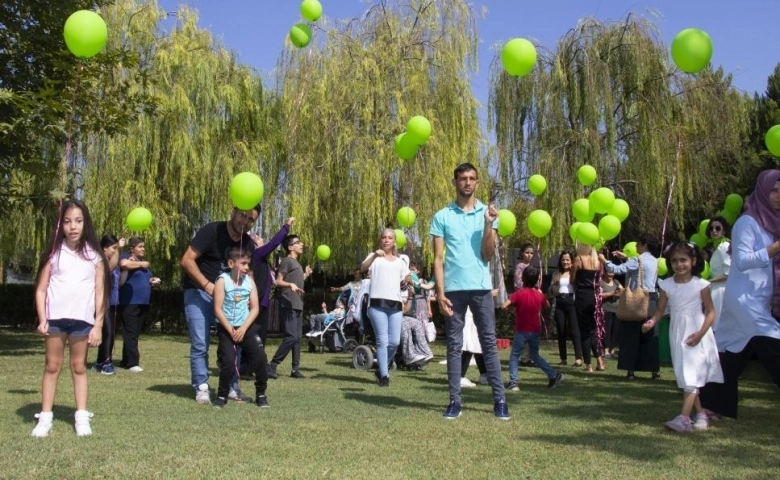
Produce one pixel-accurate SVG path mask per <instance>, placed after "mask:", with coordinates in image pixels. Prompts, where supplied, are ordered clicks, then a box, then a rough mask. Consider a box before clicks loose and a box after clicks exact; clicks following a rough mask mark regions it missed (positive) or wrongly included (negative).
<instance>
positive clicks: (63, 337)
mask: <svg viewBox="0 0 780 480" xmlns="http://www.w3.org/2000/svg"><path fill="white" fill-rule="evenodd" d="M108 284H109V273H108V266H107V262H106V260H105V258H104V257H103V253H102V249H101V248H100V243H99V242H98V239H97V235H96V234H95V229H94V227H93V225H92V218H91V217H90V215H89V210H88V209H87V206H86V205H85V204H84V203H83V202H82V201H80V200H68V201H65V202H63V203H62V206H61V209H60V215H59V218H58V223H57V228H56V229H55V232H54V235H53V236H52V238H51V240H50V242H49V244H48V246H47V247H46V250H44V252H43V254H42V256H41V262H40V267H39V268H38V275H37V280H36V289H35V307H36V311H37V315H38V333H39V334H41V335H43V337H44V339H45V346H46V366H45V367H44V370H43V381H42V385H41V412H40V413H37V414H36V415H35V416H36V418H38V424H37V425H36V426H35V428H34V429H33V431H32V436H33V437H38V438H41V437H47V436H49V433H51V430H52V420H53V417H54V414H53V412H52V408H53V407H54V395H55V392H56V390H57V379H58V378H59V376H60V370H61V369H62V363H63V357H64V353H65V344H66V343H67V344H68V346H69V348H70V370H71V376H72V378H73V392H74V396H75V400H76V413H75V415H74V417H75V430H76V435H78V436H80V437H83V436H87V435H91V434H92V428H91V426H90V419H91V418H92V413H90V412H88V411H87V393H88V387H87V367H86V360H87V351H88V349H89V347H90V346H91V347H97V346H99V345H100V343H101V337H102V332H101V330H102V327H103V318H104V315H105V311H106V305H107V303H108V292H109V289H108V288H107V285H108Z"/></svg>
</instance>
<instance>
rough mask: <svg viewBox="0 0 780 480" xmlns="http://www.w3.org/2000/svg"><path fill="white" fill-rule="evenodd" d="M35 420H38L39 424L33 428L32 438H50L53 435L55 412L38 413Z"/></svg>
mask: <svg viewBox="0 0 780 480" xmlns="http://www.w3.org/2000/svg"><path fill="white" fill-rule="evenodd" d="M35 418H37V419H38V424H37V425H35V428H33V431H32V434H31V435H32V436H33V437H35V438H43V437H48V436H49V433H51V427H52V420H54V412H41V413H36V414H35Z"/></svg>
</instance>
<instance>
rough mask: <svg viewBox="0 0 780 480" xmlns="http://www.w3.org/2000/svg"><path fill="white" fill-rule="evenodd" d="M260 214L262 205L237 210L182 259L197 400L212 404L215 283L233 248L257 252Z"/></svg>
mask: <svg viewBox="0 0 780 480" xmlns="http://www.w3.org/2000/svg"><path fill="white" fill-rule="evenodd" d="M258 215H260V205H256V206H255V207H254V208H253V209H252V210H249V211H242V210H238V209H237V208H234V209H233V213H232V215H231V217H230V220H228V221H227V222H212V223H209V224H207V225H205V226H204V227H203V228H201V229H200V230H198V232H197V233H196V234H195V237H194V238H193V239H192V241H191V242H190V245H189V247H187V251H186V252H184V256H182V258H181V262H180V264H181V266H182V268H183V269H184V272H185V273H186V275H184V277H183V280H182V288H183V289H184V316H185V318H186V320H187V330H188V331H189V334H190V372H191V376H192V388H193V389H194V390H195V401H196V402H198V403H203V404H211V398H210V394H209V385H208V378H209V374H208V361H209V344H210V343H211V331H210V328H211V325H212V324H213V323H215V319H214V282H215V281H216V280H217V277H218V276H219V274H220V273H221V271H222V270H223V269H224V268H225V265H226V264H227V253H228V251H230V249H231V248H234V247H237V248H243V249H249V250H252V249H254V242H253V241H252V239H251V238H250V237H249V235H247V232H249V230H250V229H251V228H252V227H253V226H254V224H255V222H256V221H257V217H258Z"/></svg>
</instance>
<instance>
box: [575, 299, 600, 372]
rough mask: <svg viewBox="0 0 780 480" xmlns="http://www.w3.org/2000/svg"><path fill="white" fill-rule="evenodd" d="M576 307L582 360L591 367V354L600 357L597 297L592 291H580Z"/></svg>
mask: <svg viewBox="0 0 780 480" xmlns="http://www.w3.org/2000/svg"><path fill="white" fill-rule="evenodd" d="M576 295H577V297H576V298H577V299H576V301H575V302H574V305H575V307H576V309H577V324H578V325H579V327H580V341H581V342H582V360H583V362H585V365H590V359H591V353H593V356H594V357H598V356H599V337H598V332H597V331H596V295H595V293H593V292H592V291H586V292H583V291H578V292H577V294H576Z"/></svg>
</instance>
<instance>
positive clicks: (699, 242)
mask: <svg viewBox="0 0 780 480" xmlns="http://www.w3.org/2000/svg"><path fill="white" fill-rule="evenodd" d="M690 242H691V243H693V244H695V245H696V246H698V247H699V248H704V247H706V246H707V237H706V236H704V235H701V234H699V233H698V232H697V233H694V234H693V235H691V239H690Z"/></svg>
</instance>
